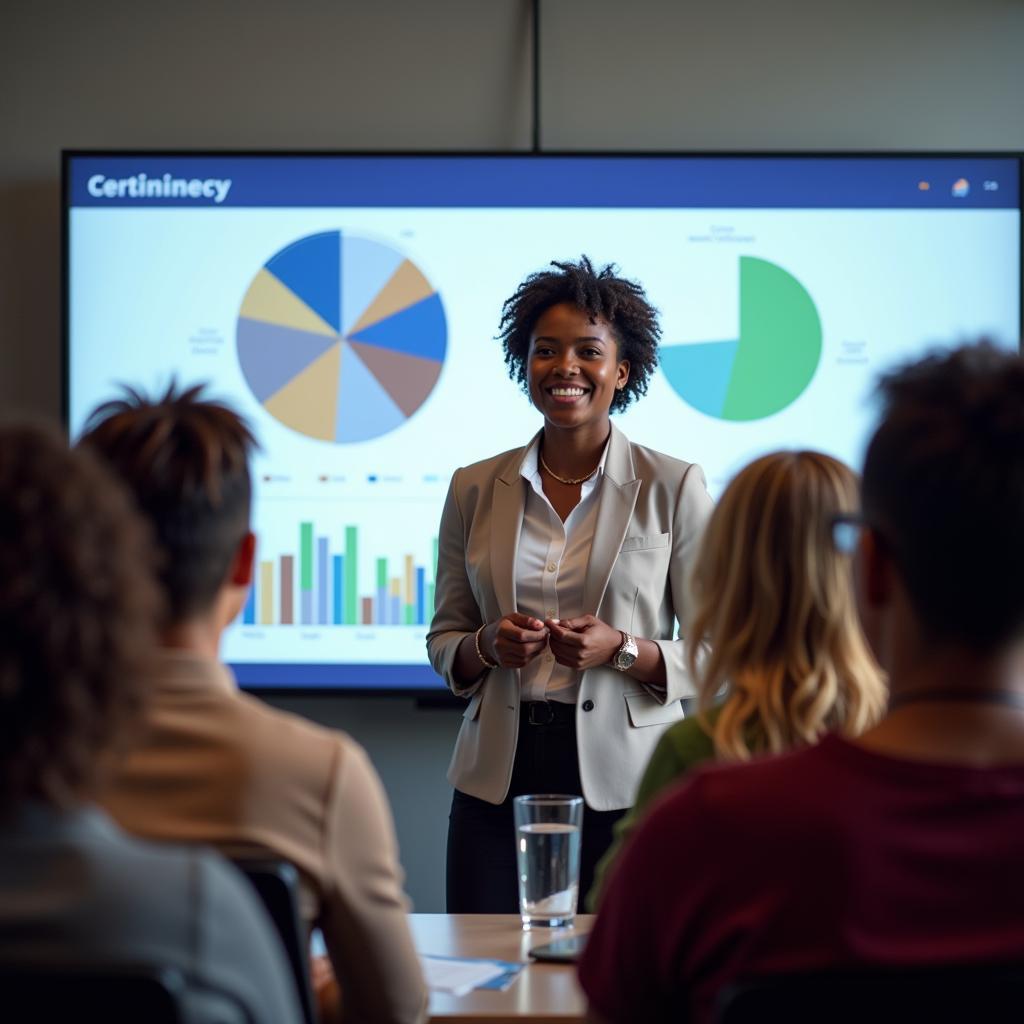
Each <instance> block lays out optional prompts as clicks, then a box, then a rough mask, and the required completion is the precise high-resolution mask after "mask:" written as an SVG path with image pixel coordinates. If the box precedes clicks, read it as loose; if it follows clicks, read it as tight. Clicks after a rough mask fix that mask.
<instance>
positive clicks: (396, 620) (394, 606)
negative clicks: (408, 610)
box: [388, 594, 403, 626]
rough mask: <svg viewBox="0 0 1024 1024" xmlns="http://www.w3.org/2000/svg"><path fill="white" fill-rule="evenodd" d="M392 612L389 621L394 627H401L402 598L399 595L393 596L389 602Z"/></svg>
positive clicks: (389, 613) (389, 614)
mask: <svg viewBox="0 0 1024 1024" xmlns="http://www.w3.org/2000/svg"><path fill="white" fill-rule="evenodd" d="M388 606H389V608H390V611H389V612H388V621H390V622H391V624H392V625H393V626H399V625H401V623H402V621H403V618H402V598H401V597H400V596H399V595H398V594H392V595H391V599H390V600H389V601H388Z"/></svg>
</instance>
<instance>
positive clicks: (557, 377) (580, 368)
mask: <svg viewBox="0 0 1024 1024" xmlns="http://www.w3.org/2000/svg"><path fill="white" fill-rule="evenodd" d="M528 374H529V381H530V397H531V398H532V399H533V404H534V405H535V406H536V407H537V408H538V409H539V410H540V411H541V412H542V413H543V414H544V420H545V422H546V423H547V424H548V425H549V426H552V427H557V428H562V429H575V428H579V427H586V426H594V427H595V428H597V429H598V430H602V429H603V430H604V431H605V433H607V425H608V410H609V408H610V407H611V404H612V399H614V397H615V390H616V388H617V387H621V386H624V385H625V383H626V381H627V380H628V379H629V363H628V361H626V360H625V359H619V346H618V342H617V341H616V340H615V333H614V331H613V330H612V327H611V325H610V324H608V323H607V322H605V321H604V320H600V319H599V320H598V321H597V322H596V323H591V321H590V317H589V316H588V315H587V314H586V313H585V312H583V310H581V309H580V308H579V307H578V306H575V305H573V304H572V303H571V302H562V303H559V304H558V305H556V306H551V307H550V308H549V309H546V310H545V311H544V312H543V313H542V314H541V315H540V316H539V317H538V318H537V322H536V324H534V328H533V331H532V333H531V334H530V353H529V361H528Z"/></svg>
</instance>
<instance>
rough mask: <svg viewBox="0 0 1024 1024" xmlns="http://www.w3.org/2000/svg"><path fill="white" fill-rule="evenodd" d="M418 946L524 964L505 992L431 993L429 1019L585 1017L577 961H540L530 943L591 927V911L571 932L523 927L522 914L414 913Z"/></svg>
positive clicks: (562, 1020)
mask: <svg viewBox="0 0 1024 1024" xmlns="http://www.w3.org/2000/svg"><path fill="white" fill-rule="evenodd" d="M409 920H410V923H411V925H412V934H413V939H414V941H415V943H416V949H417V951H418V952H419V953H421V954H422V955H424V956H453V957H494V958H495V959H497V960H513V961H521V962H523V963H526V964H527V965H528V966H526V967H524V968H523V970H522V971H521V972H520V973H519V975H518V977H517V978H516V979H515V981H513V982H512V984H511V985H510V986H509V987H508V988H507V989H506V990H505V991H504V992H497V991H491V990H489V989H474V990H473V991H472V992H469V993H467V994H466V995H463V996H455V995H451V994H449V993H447V992H431V993H430V1018H429V1019H430V1021H431V1022H437V1024H441V1022H444V1024H456V1022H457V1024H517V1022H519V1024H521V1022H524V1021H530V1022H532V1024H566V1022H567V1021H581V1020H583V1014H584V1010H585V1008H586V1003H585V1000H584V998H583V993H582V991H581V990H580V987H579V985H578V984H577V983H576V968H575V966H574V965H573V964H551V963H540V962H538V961H535V960H531V959H530V958H529V955H528V954H529V950H530V948H531V947H532V946H539V945H542V944H543V943H545V942H550V941H551V940H552V939H554V938H558V937H560V936H564V935H570V934H573V932H576V933H582V932H588V931H590V928H591V926H592V924H593V921H594V918H593V916H592V915H590V914H580V915H578V916H577V917H576V922H575V926H574V928H573V929H572V931H569V930H566V929H558V930H553V929H547V928H537V929H533V930H531V931H523V926H522V922H521V921H520V919H519V915H518V914H412V915H411V916H410V918H409Z"/></svg>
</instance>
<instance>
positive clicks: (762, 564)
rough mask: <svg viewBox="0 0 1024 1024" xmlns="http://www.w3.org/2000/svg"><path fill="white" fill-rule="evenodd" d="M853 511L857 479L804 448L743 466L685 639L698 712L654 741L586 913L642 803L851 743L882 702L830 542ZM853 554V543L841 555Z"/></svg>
mask: <svg viewBox="0 0 1024 1024" xmlns="http://www.w3.org/2000/svg"><path fill="white" fill-rule="evenodd" d="M857 507H858V487H857V479H856V477H855V475H854V473H853V472H852V471H851V470H850V469H849V468H848V467H847V466H845V465H844V464H843V463H841V462H839V461H837V460H836V459H833V458H831V457H830V456H828V455H823V454H821V453H819V452H810V451H795V452H793V451H784V452H775V453H773V454H771V455H765V456H764V457H762V458H760V459H757V460H756V461H755V462H752V463H751V464H750V465H749V466H747V467H746V468H745V469H743V470H741V471H740V473H739V474H738V475H737V476H736V477H735V479H733V481H732V482H731V483H730V484H729V486H728V487H727V488H726V490H725V493H724V494H723V495H722V500H721V502H719V504H718V506H717V507H716V508H715V510H714V512H713V513H712V515H711V519H710V521H709V523H708V526H707V530H706V532H705V535H704V540H703V544H702V546H701V550H700V553H699V554H698V556H697V561H696V563H695V564H694V568H693V577H692V581H691V586H692V591H693V594H692V597H693V607H694V615H693V619H692V621H691V622H690V624H689V628H688V630H687V635H688V636H694V637H704V638H705V640H706V644H705V645H703V646H698V645H694V646H692V647H691V648H690V650H689V660H690V670H691V673H692V675H693V679H694V680H695V682H696V685H697V694H698V706H699V711H698V713H697V714H696V715H694V716H692V717H689V718H686V719H684V720H683V721H682V722H678V723H676V724H675V725H674V726H672V727H671V728H669V729H668V730H667V731H666V732H665V734H664V735H663V736H662V737H661V740H660V741H659V743H658V745H657V747H656V748H655V750H654V753H653V754H652V755H651V759H650V761H649V763H648V765H647V768H646V770H645V772H644V775H643V777H642V779H641V781H640V787H639V789H638V791H637V795H636V800H635V802H634V805H633V808H632V810H631V811H630V812H629V813H628V814H626V815H625V816H624V817H622V818H620V819H619V821H618V822H617V823H616V826H615V838H614V841H613V843H612V845H611V847H610V848H609V850H608V852H607V853H606V854H605V856H604V858H603V859H602V860H601V862H600V863H599V864H598V867H597V871H596V873H595V877H594V885H593V887H592V888H591V890H590V892H589V893H588V895H587V908H588V909H589V910H591V911H594V910H596V909H597V905H598V903H599V900H600V894H601V891H602V888H603V886H604V882H605V879H606V878H607V876H608V872H609V871H610V870H612V867H613V865H614V862H615V860H616V859H617V857H618V854H619V851H620V850H621V848H622V845H623V843H624V842H626V840H627V839H628V836H629V834H630V833H631V832H632V831H633V829H634V828H635V827H636V825H637V822H638V821H639V820H640V818H641V817H642V816H643V814H644V813H645V811H646V810H647V809H648V808H649V807H650V805H651V803H652V802H653V801H654V800H655V799H656V798H657V797H659V796H660V795H662V794H663V793H664V792H665V791H666V790H667V789H668V788H669V787H671V786H674V785H677V784H678V783H679V782H680V780H681V779H683V778H685V776H686V774H687V773H688V772H689V771H690V770H691V769H692V768H694V767H695V766H696V765H699V764H702V763H704V762H707V761H712V760H717V761H746V760H749V759H750V758H751V757H754V756H756V755H758V754H767V753H780V752H782V751H784V750H791V749H793V748H795V747H800V746H806V745H808V744H812V743H816V742H817V741H818V740H819V739H821V737H822V736H823V735H825V733H827V732H832V731H835V732H840V733H842V734H843V735H846V736H856V735H858V734H860V733H861V732H863V731H864V730H865V729H866V728H868V727H869V726H871V725H873V724H874V723H875V722H876V721H877V720H878V719H879V718H880V717H881V714H882V712H883V710H884V708H885V703H886V687H885V682H884V679H883V677H882V673H881V670H880V669H879V668H878V664H877V662H876V661H875V659H874V657H873V655H872V654H871V652H870V650H869V648H868V646H867V643H866V641H865V639H864V635H863V633H862V632H861V627H860V623H859V621H858V619H857V611H856V607H855V605H854V599H853V587H852V579H851V566H850V558H849V556H848V555H847V554H845V553H844V552H843V550H841V545H838V544H837V543H836V540H835V538H834V536H833V531H834V530H836V529H842V526H843V520H842V517H843V516H847V515H850V514H851V513H854V512H855V511H856V509H857ZM847 550H848V549H847Z"/></svg>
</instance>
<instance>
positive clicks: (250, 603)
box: [242, 579, 256, 626]
mask: <svg viewBox="0 0 1024 1024" xmlns="http://www.w3.org/2000/svg"><path fill="white" fill-rule="evenodd" d="M242 622H243V623H245V625H247V626H254V625H255V624H256V580H255V579H254V580H253V581H252V583H251V584H250V585H249V596H248V597H247V598H246V599H245V608H244V609H243V610H242Z"/></svg>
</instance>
